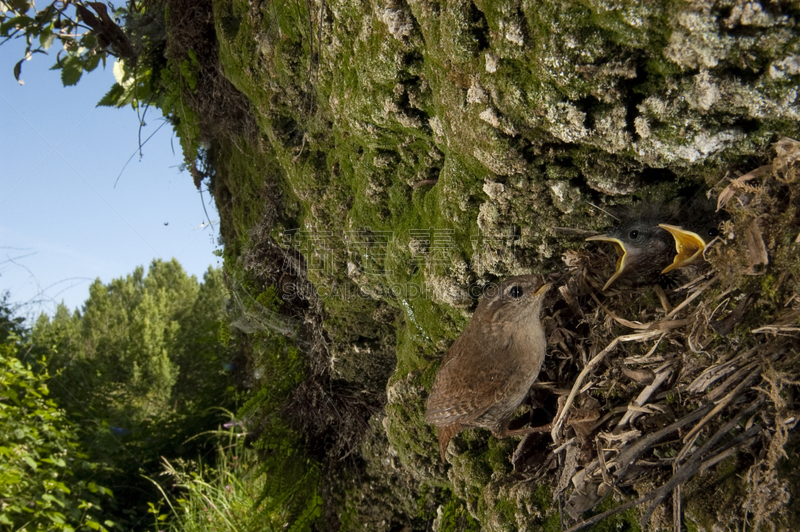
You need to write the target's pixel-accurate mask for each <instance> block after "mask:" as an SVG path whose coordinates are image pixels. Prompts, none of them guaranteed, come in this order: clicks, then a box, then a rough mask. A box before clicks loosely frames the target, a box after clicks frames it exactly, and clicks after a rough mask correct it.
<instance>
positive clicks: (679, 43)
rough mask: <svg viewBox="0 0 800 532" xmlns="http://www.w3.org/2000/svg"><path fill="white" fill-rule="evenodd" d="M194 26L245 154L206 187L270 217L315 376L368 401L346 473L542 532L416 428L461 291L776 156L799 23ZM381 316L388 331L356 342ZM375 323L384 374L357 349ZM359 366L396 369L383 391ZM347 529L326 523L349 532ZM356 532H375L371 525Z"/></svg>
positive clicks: (605, 4) (403, 5)
mask: <svg viewBox="0 0 800 532" xmlns="http://www.w3.org/2000/svg"><path fill="white" fill-rule="evenodd" d="M294 8H296V9H294ZM214 17H215V25H216V28H217V35H216V38H217V40H218V45H219V58H220V64H221V68H222V71H223V73H224V75H225V76H226V77H227V78H228V79H229V80H230V81H231V82H232V83H233V84H234V85H235V86H236V88H237V89H238V90H239V91H241V92H242V93H243V94H244V95H245V96H246V97H247V98H248V99H249V101H250V103H251V106H252V109H253V112H254V113H255V114H256V116H255V118H256V122H257V124H258V127H259V131H258V138H259V140H258V142H259V143H260V144H259V146H252V147H250V149H249V150H247V151H242V150H238V151H236V150H234V148H233V147H232V145H231V143H230V142H227V143H226V142H221V143H219V144H217V145H216V146H217V148H216V149H217V150H218V153H217V155H216V157H217V160H218V161H220V162H219V165H218V166H219V168H220V169H223V170H224V169H225V168H234V167H235V168H238V169H239V170H240V171H241V172H242V173H245V174H246V176H247V178H248V179H254V180H256V182H257V180H258V179H261V180H263V181H264V182H269V181H271V182H277V183H280V186H281V187H282V190H284V194H283V196H282V199H281V200H280V201H281V202H283V203H285V204H286V205H288V206H289V207H287V208H286V209H284V210H283V211H281V212H289V213H291V215H286V216H284V217H283V218H281V219H280V220H277V221H276V222H275V223H274V224H273V228H272V231H273V233H274V235H275V237H276V239H279V237H280V235H279V233H280V232H281V231H282V230H285V229H297V228H299V229H300V230H299V231H298V232H295V233H293V237H292V241H291V242H292V245H294V246H295V247H297V248H298V249H300V250H301V251H302V252H303V253H304V255H305V256H306V261H307V264H308V277H309V279H310V280H311V281H312V282H313V283H314V285H315V286H316V287H317V288H318V289H319V290H320V293H323V294H327V295H328V297H327V301H325V309H326V310H325V312H326V320H325V327H326V328H327V330H328V335H329V337H330V338H331V339H332V346H331V350H330V352H331V356H332V358H331V361H330V363H331V367H332V369H333V371H334V373H335V374H336V375H337V377H338V378H341V379H345V380H350V381H352V382H354V383H356V384H357V385H358V386H360V387H365V388H370V389H371V391H379V392H380V393H382V394H385V397H386V401H387V403H386V407H385V409H384V410H383V411H382V412H381V413H380V415H379V417H376V418H375V419H380V423H376V422H375V420H374V419H373V420H372V421H370V423H369V429H368V431H367V433H368V434H369V435H370V436H369V437H368V441H369V442H370V443H369V445H370V446H371V447H369V449H367V448H364V449H365V450H364V452H366V453H369V454H374V453H378V454H377V455H379V456H381V457H382V458H381V459H380V460H378V461H375V460H376V456H365V457H364V459H365V460H367V462H369V464H370V468H371V469H370V471H371V472H370V475H373V476H375V475H379V473H378V471H379V470H380V468H381V467H386V468H387V469H386V471H387V476H386V479H388V480H386V482H387V484H386V485H387V486H388V485H391V483H392V482H396V481H397V478H396V477H397V475H398V473H397V471H398V470H402V471H403V472H404V473H406V474H407V475H409V478H411V479H413V481H414V483H415V486H416V487H411V488H408V489H405V488H404V489H403V490H401V491H402V494H400V495H398V496H399V497H400V496H401V497H405V498H406V499H405V500H404V501H403V502H402V504H401V503H400V502H398V504H399V505H400V506H402V507H403V508H405V509H406V510H403V511H407V508H411V507H413V504H411V503H410V499H413V498H415V497H419V498H420V500H422V499H424V498H425V497H429V496H430V494H428V495H426V496H425V497H423V495H422V493H423V490H422V488H421V486H423V485H428V486H435V487H437V488H443V487H448V488H450V489H452V490H453V493H455V494H456V495H457V496H458V497H460V498H461V499H462V500H463V501H464V504H466V507H467V508H468V510H469V511H470V513H471V514H472V515H473V516H474V517H475V518H477V519H478V521H480V523H481V524H482V526H483V527H484V529H486V530H522V529H524V528H525V527H527V526H542V523H545V522H549V520H550V519H551V518H552V516H553V515H554V514H553V512H556V509H554V508H553V507H552V506H550V505H545V504H544V502H543V501H546V500H547V497H545V496H544V495H543V494H541V493H539V492H538V490H537V488H535V487H532V486H531V487H528V488H524V487H523V485H522V484H514V482H512V481H510V480H509V479H508V478H506V476H505V475H506V474H507V471H503V470H502V469H503V467H500V466H498V465H497V464H498V462H497V460H496V459H495V458H493V457H495V455H496V454H497V447H496V446H497V445H498V444H497V443H496V442H493V441H492V440H491V439H488V436H487V435H486V434H484V433H483V432H480V431H478V432H476V433H474V434H473V433H470V434H467V435H466V436H464V438H462V439H461V441H460V443H459V442H455V445H463V446H465V449H461V448H459V450H463V451H464V452H463V454H461V455H459V456H458V457H456V458H455V459H454V463H453V465H452V466H451V467H449V468H446V467H445V466H444V465H442V464H440V463H439V462H438V451H437V446H436V444H435V432H434V430H433V429H432V428H431V427H429V426H427V425H426V424H425V423H424V420H423V415H422V413H423V411H424V402H425V397H426V394H427V390H429V388H430V385H431V383H432V380H433V375H434V374H435V370H436V367H437V365H438V361H439V359H440V357H441V356H442V355H443V354H444V352H445V351H446V349H447V347H448V346H449V344H450V343H451V342H452V340H453V339H454V338H455V337H456V336H457V334H458V332H459V331H460V330H461V329H462V328H463V326H464V325H465V323H466V321H467V320H468V318H469V315H470V308H473V306H474V302H475V300H476V299H477V296H478V294H479V293H480V289H481V288H482V287H484V286H485V285H487V284H488V283H491V282H495V281H497V280H500V279H502V278H504V277H506V276H510V275H515V274H520V273H528V272H536V273H548V272H552V271H554V270H555V269H557V268H560V267H561V266H560V264H561V257H562V254H563V253H564V252H565V251H566V250H568V249H577V248H580V247H581V246H583V243H582V242H581V241H579V240H575V239H568V238H565V237H563V236H562V235H561V234H560V233H557V232H556V231H555V228H557V227H568V228H577V229H583V230H600V229H602V228H603V227H605V226H607V225H608V224H610V223H611V219H610V218H609V217H608V216H606V214H605V213H604V211H603V210H600V209H599V208H603V209H605V208H607V207H609V206H614V205H620V204H628V203H631V202H632V201H635V200H659V199H660V200H670V199H673V198H677V197H684V198H685V197H688V196H693V195H697V194H702V193H703V192H704V191H705V190H706V189H708V188H710V187H712V186H714V185H716V184H717V183H719V182H720V181H721V180H722V179H723V178H724V177H725V176H726V173H727V172H732V173H734V174H735V173H736V172H739V173H744V172H745V171H747V170H748V169H749V168H750V167H751V166H752V161H753V160H765V157H766V156H767V149H768V145H769V143H771V142H775V141H776V140H778V138H780V137H782V136H789V137H795V138H796V137H797V136H798V134H800V127H799V126H798V115H799V113H800V107H798V105H799V104H798V101H797V96H798V94H797V90H798V89H797V87H798V80H800V35H798V34H797V32H796V26H797V23H798V17H800V10H798V8H797V6H796V5H795V4H794V3H792V2H784V1H775V2H749V1H745V0H716V1H714V0H691V1H689V0H687V1H678V0H663V1H655V0H623V1H620V0H552V1H547V2H541V1H538V0H518V1H502V2H490V1H486V0H483V1H481V0H475V1H467V2H450V1H442V2H436V1H428V0H333V1H326V2H321V1H311V2H308V3H296V4H294V5H293V9H281V8H279V7H277V6H276V5H274V4H272V3H267V2H249V3H248V2H244V1H242V0H215V1H214ZM232 20H233V21H234V22H235V23H232V22H231V21H232ZM250 151H253V152H258V153H260V154H261V155H259V156H258V157H256V156H251V155H250ZM265 153H266V154H269V160H270V161H271V165H270V167H269V168H264V167H263V165H262V167H261V168H259V167H255V168H252V169H251V170H246V171H245V170H243V169H241V166H242V165H241V161H238V165H234V164H233V163H232V162H231V161H234V160H236V158H241V157H245V158H248V159H247V160H248V161H250V160H251V159H252V162H253V163H258V165H261V161H263V160H264V155H263V154H265ZM226 157H227V158H229V159H230V160H229V161H227V162H226V161H225V160H224V159H225V158H226ZM258 165H254V166H258ZM259 172H260V173H259ZM252 176H255V177H252ZM242 179H244V176H243V175H234V174H233V173H225V172H224V171H218V172H217V175H216V176H215V180H216V184H215V186H216V187H217V189H218V190H235V189H239V188H241V187H238V186H235V183H237V181H239V180H242ZM216 200H217V202H218V203H219V204H220V205H221V208H220V212H221V213H222V214H223V219H222V224H223V226H225V227H224V229H226V230H225V231H223V234H226V235H236V236H235V237H234V236H229V239H233V238H241V239H243V240H246V239H247V238H248V237H247V235H245V234H244V231H243V229H242V228H241V224H239V228H238V229H237V230H238V232H237V231H234V230H232V229H231V225H232V224H233V222H234V219H237V220H238V219H243V218H242V216H241V215H237V214H236V213H235V211H236V209H239V210H244V209H247V208H249V207H248V206H247V205H246V203H247V200H248V198H246V197H245V198H242V197H238V198H237V200H238V201H239V202H240V205H239V206H237V207H236V208H232V207H231V206H230V204H228V205H227V206H226V205H225V204H224V202H225V201H226V199H225V197H224V195H221V194H218V195H217V196H216ZM256 200H258V201H265V198H264V197H263V195H259V196H257V198H253V202H255V201H256ZM267 201H268V200H267ZM228 213H230V214H228ZM237 216H238V218H237ZM226 224H227V225H226ZM787 260H788V259H787ZM344 287H348V290H351V291H352V292H349V293H351V295H353V294H356V295H357V296H358V297H360V298H364V299H365V300H369V301H371V303H370V304H348V303H347V300H346V299H343V298H340V297H338V295H341V294H342V293H343V292H342V289H343V288H344ZM337 297H338V298H337ZM383 307H391V308H392V309H394V311H393V312H395V313H396V314H397V316H399V318H398V319H397V320H396V321H395V320H394V317H392V319H384V321H382V322H379V323H380V325H379V326H374V323H375V322H376V318H375V316H376V313H380V312H386V311H383V310H381V309H382V308H383ZM392 316H394V315H392ZM387 324H391V326H392V327H395V329H396V330H395V332H396V338H397V344H396V346H395V353H394V356H392V354H390V353H387V352H386V349H387V348H386V346H385V345H384V344H381V343H380V342H379V341H378V340H376V339H375V335H376V334H377V333H376V331H382V330H384V329H385V327H386V326H387ZM341 327H345V328H350V329H352V328H356V329H358V328H363V329H364V330H365V331H367V334H365V335H363V336H362V335H359V334H355V333H354V332H353V331H352V330H348V331H347V334H345V333H343V332H342V331H341V330H339V328H341ZM373 356H376V357H379V358H378V360H379V361H380V362H381V363H385V364H392V363H393V362H394V360H395V359H396V365H395V367H393V368H390V370H388V371H387V370H386V368H385V367H381V365H380V364H375V363H372V359H371V358H370V357H373ZM367 359H369V360H367ZM360 371H363V372H365V373H363V374H359V373H360ZM376 416H377V415H376ZM376 431H377V432H381V431H385V438H386V439H385V440H384V439H383V437H384V435H383V434H381V435H378V434H376ZM487 441H488V442H489V443H487ZM377 442H385V443H386V445H387V447H386V449H383V450H381V451H380V452H378V451H376V450H375V445H378V443H377ZM493 446H495V447H493ZM508 447H509V446H508V445H505V444H504V445H502V448H503V452H504V453H505V454H504V455H503V456H504V457H506V458H507V455H508V454H510V452H511V451H510V448H508ZM381 464H383V465H381ZM479 473H480V474H479ZM374 482H378V483H380V482H381V480H380V479H378V480H375V481H374ZM352 489H359V488H357V487H354V488H352ZM525 490H528V491H525ZM523 492H524V496H523V495H521V494H522V493H523ZM529 492H530V493H529ZM363 500H364V499H363V498H360V497H359V496H355V495H348V496H347V497H345V498H343V499H342V500H340V501H339V502H340V503H341V504H343V505H345V506H346V507H349V506H348V505H351V504H355V505H356V506H358V507H363ZM426 500H427V499H426ZM358 501H362V502H358ZM531 501H542V505H541V506H536V505H535V503H534V502H531ZM429 502H430V501H429ZM392 504H394V503H392ZM426 504H427V503H426ZM441 504H442V507H444V505H446V504H447V501H446V500H445V501H443V502H442V503H441ZM359 505H361V506H359ZM398 507H399V506H398ZM353 508H354V507H353ZM353 508H350V509H342V512H343V513H344V514H347V515H348V519H347V523H349V525H348V526H351V527H352V528H358V526H359V520H358V512H357V511H355V510H354V509H353ZM401 514H402V512H400V511H399V510H397V508H387V509H386V518H385V520H384V523H385V525H380V526H385V529H386V530H389V529H391V528H393V526H394V525H395V524H397V523H398V522H399V521H398V519H400V518H399V517H398V516H399V515H401ZM366 522H367V521H364V523H366ZM368 522H369V523H370V526H377V527H378V528H380V526H379V525H377V524H376V523H379V522H381V521H380V519H377V518H376V516H375V515H371V516H370V518H369V519H368ZM698 522H699V521H698ZM376 529H377V528H376Z"/></svg>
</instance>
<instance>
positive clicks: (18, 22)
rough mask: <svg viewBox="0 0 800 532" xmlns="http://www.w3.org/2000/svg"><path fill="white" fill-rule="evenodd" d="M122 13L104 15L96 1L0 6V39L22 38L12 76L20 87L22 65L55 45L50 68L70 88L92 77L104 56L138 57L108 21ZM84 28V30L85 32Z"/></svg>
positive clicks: (22, 2)
mask: <svg viewBox="0 0 800 532" xmlns="http://www.w3.org/2000/svg"><path fill="white" fill-rule="evenodd" d="M127 13H128V10H127V9H125V8H120V9H115V8H114V7H113V6H112V8H111V12H110V13H109V10H108V7H107V6H106V5H105V4H103V3H100V2H81V1H75V0H73V1H68V2H51V3H50V4H47V5H46V6H45V7H44V8H42V9H37V7H36V6H35V5H34V2H32V1H26V0H17V1H13V2H4V3H2V4H0V37H4V38H5V39H4V40H3V41H2V42H0V44H2V43H3V42H6V41H8V40H10V39H15V38H24V39H25V42H26V47H25V52H24V54H23V57H22V59H20V61H19V62H18V63H17V64H16V65H15V66H14V77H15V78H16V79H17V81H19V82H20V84H21V83H22V79H21V77H20V76H21V74H22V63H23V62H24V61H25V60H26V59H30V58H31V57H32V56H33V54H46V53H47V50H49V49H50V48H51V47H52V46H53V44H54V43H55V41H56V40H57V41H58V42H59V44H60V45H61V50H59V52H58V54H57V56H56V64H55V65H54V66H53V69H57V70H61V81H62V83H63V84H64V86H65V87H66V86H68V85H75V84H76V83H78V81H79V80H80V79H81V76H82V75H83V72H91V71H92V70H94V69H95V68H97V66H98V65H99V64H100V63H101V62H102V63H103V65H104V66H105V64H106V59H107V58H108V56H109V55H111V56H116V57H128V58H135V57H136V56H137V55H138V54H137V52H136V50H135V48H134V46H133V45H132V43H131V42H130V40H129V39H128V38H127V37H126V35H125V34H124V33H123V32H122V30H121V29H120V27H119V26H118V25H117V23H116V22H115V21H114V20H113V18H118V17H121V16H125V15H127ZM87 29H88V30H89V31H87Z"/></svg>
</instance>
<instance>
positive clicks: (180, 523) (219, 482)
mask: <svg viewBox="0 0 800 532" xmlns="http://www.w3.org/2000/svg"><path fill="white" fill-rule="evenodd" d="M225 436H226V438H225V439H226V440H227V441H224V443H225V445H224V446H223V445H220V446H219V447H218V448H217V453H216V462H215V465H214V466H213V467H212V466H210V465H208V464H205V463H203V462H199V463H194V462H190V463H186V462H183V463H181V464H178V465H174V464H172V463H170V462H168V461H165V462H164V472H163V473H162V475H163V476H167V477H169V478H170V479H171V480H172V481H173V483H174V484H173V486H174V488H176V489H177V490H178V494H177V495H172V496H171V495H168V494H167V493H166V492H165V491H163V490H162V492H161V493H162V496H163V498H162V500H161V501H160V502H159V504H158V505H155V504H151V505H150V513H151V514H153V516H154V518H155V523H154V525H155V528H156V529H157V530H166V531H169V532H179V531H180V532H184V531H187V532H200V531H206V530H214V531H221V532H225V531H230V532H251V531H252V532H255V531H259V532H260V531H279V530H280V531H283V530H293V531H302V530H309V526H308V525H309V523H311V522H312V521H313V520H314V519H316V518H317V517H319V515H320V510H321V506H322V500H321V497H320V496H319V494H318V493H317V492H316V490H314V491H313V492H312V494H311V496H310V497H308V498H307V499H305V500H304V505H303V506H301V507H299V508H298V513H297V515H295V516H294V517H293V516H292V515H291V514H290V512H289V509H288V507H287V505H286V498H287V492H286V491H285V490H284V491H280V490H283V488H284V487H283V486H279V487H280V490H279V491H276V490H275V489H274V488H275V487H276V486H278V484H279V482H277V481H276V479H278V478H279V477H277V476H271V475H269V474H268V473H266V472H265V471H264V470H263V467H262V466H261V465H260V460H259V457H258V455H257V453H256V452H254V451H253V450H252V449H250V448H248V447H247V446H246V445H245V443H244V438H242V436H243V434H241V433H234V432H229V433H226V434H225ZM313 474H315V472H314V471H311V472H310V473H309V474H306V475H305V476H304V477H301V479H300V480H302V481H303V482H305V483H308V482H309V480H311V479H310V478H309V477H310V476H311V475H313ZM271 485H272V488H271V487H270V486H271ZM304 485H305V484H304Z"/></svg>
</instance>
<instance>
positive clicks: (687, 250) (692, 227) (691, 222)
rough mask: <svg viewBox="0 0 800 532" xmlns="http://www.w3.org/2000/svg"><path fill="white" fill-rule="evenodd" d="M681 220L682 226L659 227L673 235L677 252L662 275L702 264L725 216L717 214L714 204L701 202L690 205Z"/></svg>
mask: <svg viewBox="0 0 800 532" xmlns="http://www.w3.org/2000/svg"><path fill="white" fill-rule="evenodd" d="M679 218H680V220H681V225H680V226H677V225H671V224H669V223H661V224H659V225H658V226H659V227H661V228H662V229H664V230H666V231H668V232H669V233H670V234H671V235H672V237H673V239H674V240H675V251H676V254H675V257H674V259H673V261H672V264H670V265H669V266H667V267H666V268H664V271H663V272H662V273H667V272H670V271H672V270H676V269H678V268H684V267H686V266H696V265H698V264H700V263H702V262H703V253H704V252H705V250H706V248H707V247H708V245H709V244H710V243H711V241H712V240H714V239H715V238H716V237H717V236H718V235H719V229H718V227H719V224H720V222H721V221H722V220H723V214H721V213H718V212H716V210H715V209H714V205H713V204H711V203H709V202H707V201H702V200H700V201H694V202H692V203H690V204H689V205H688V206H687V207H686V208H685V209H684V210H683V212H682V213H681V215H680V216H679Z"/></svg>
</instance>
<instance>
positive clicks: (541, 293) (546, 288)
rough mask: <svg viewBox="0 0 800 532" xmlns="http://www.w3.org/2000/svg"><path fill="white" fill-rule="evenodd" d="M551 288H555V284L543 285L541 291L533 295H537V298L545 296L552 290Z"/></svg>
mask: <svg viewBox="0 0 800 532" xmlns="http://www.w3.org/2000/svg"><path fill="white" fill-rule="evenodd" d="M551 286H553V283H546V284H545V285H543V286H542V287H541V288H539V289H538V290H537V291H536V293H535V294H533V295H535V296H543V295H545V294H546V293H547V291H548V290H550V287H551Z"/></svg>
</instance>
